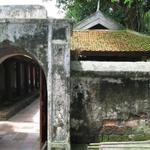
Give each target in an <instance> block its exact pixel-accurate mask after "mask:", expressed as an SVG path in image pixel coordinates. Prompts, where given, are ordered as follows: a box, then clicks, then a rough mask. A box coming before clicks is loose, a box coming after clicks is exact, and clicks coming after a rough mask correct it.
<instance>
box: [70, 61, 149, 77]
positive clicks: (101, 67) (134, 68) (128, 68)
mask: <svg viewBox="0 0 150 150" xmlns="http://www.w3.org/2000/svg"><path fill="white" fill-rule="evenodd" d="M71 70H72V74H73V75H74V76H75V75H76V73H77V75H79V74H81V75H82V76H84V75H85V76H87V75H89V76H91V75H92V76H95V77H96V76H99V75H100V76H105V77H106V76H114V75H119V76H126V75H127V76H128V77H129V76H131V77H132V76H133V77H135V75H136V76H138V77H140V76H143V75H144V76H148V77H149V75H150V62H134V63H133V62H98V61H72V62H71Z"/></svg>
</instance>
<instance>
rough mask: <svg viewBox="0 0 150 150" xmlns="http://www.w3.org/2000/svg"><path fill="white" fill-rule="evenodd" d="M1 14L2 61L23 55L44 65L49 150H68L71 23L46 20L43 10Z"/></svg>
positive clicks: (8, 8) (29, 8) (9, 8)
mask: <svg viewBox="0 0 150 150" xmlns="http://www.w3.org/2000/svg"><path fill="white" fill-rule="evenodd" d="M0 10H1V12H2V13H1V15H0V53H1V60H5V59H7V58H9V57H11V56H17V55H23V56H26V57H31V58H32V59H35V60H36V61H37V62H38V63H39V64H40V65H41V67H42V69H43V70H44V73H45V75H46V79H47V88H48V91H47V93H48V97H47V100H48V149H49V150H51V149H63V150H64V149H65V150H66V149H67V150H69V149H70V144H69V138H70V134H69V133H70V130H69V129H70V123H69V120H70V116H69V108H70V90H69V89H70V87H69V79H70V46H69V43H70V30H71V29H70V23H69V22H68V21H66V20H55V19H49V18H47V16H46V11H45V10H44V9H43V8H42V7H41V6H21V7H20V6H5V7H0ZM5 15H6V16H5ZM1 60H0V62H2V61H1ZM58 91H59V92H58ZM57 143H59V144H57ZM58 147H59V148H58ZM60 147H61V148H60Z"/></svg>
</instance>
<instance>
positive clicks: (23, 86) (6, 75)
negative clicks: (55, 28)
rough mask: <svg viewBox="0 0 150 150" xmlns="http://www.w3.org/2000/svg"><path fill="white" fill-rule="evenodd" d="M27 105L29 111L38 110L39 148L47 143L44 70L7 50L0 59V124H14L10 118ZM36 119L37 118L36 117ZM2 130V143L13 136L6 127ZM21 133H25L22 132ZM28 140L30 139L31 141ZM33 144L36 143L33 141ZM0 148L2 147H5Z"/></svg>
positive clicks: (18, 54)
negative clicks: (4, 130)
mask: <svg viewBox="0 0 150 150" xmlns="http://www.w3.org/2000/svg"><path fill="white" fill-rule="evenodd" d="M9 52H10V53H9ZM35 99H38V100H39V99H40V100H39V101H38V102H37V103H36V102H34V100H35ZM36 101H37V100H36ZM30 104H31V106H30V107H35V108H39V110H40V113H39V114H40V117H39V118H37V119H39V122H38V123H39V124H38V126H40V128H38V129H39V133H40V134H39V138H38V139H40V142H38V144H39V147H43V146H44V145H45V143H46V141H47V85H46V78H45V73H44V70H43V68H42V67H41V66H40V64H39V62H38V61H37V60H36V59H35V58H34V57H32V56H31V55H30V54H28V53H27V52H25V53H23V51H22V52H21V53H16V54H15V53H13V50H11V49H10V51H8V50H7V54H3V55H1V57H0V114H1V115H0V120H1V121H3V122H4V121H5V124H7V123H8V122H13V121H14V120H13V119H11V117H13V116H14V115H15V114H17V113H18V112H19V111H20V110H21V109H24V108H25V107H26V106H28V105H30ZM35 105H36V106H35ZM38 105H39V106H38ZM29 109H30V110H29V112H30V113H33V115H35V112H34V111H35V110H33V109H34V108H29ZM27 111H28V109H27ZM7 112H8V113H7ZM29 112H27V114H24V115H22V116H23V117H25V118H21V120H25V119H26V117H29V116H30V114H29ZM23 113H25V112H24V111H23V112H22V114H23ZM34 117H35V116H34ZM36 117H38V115H37V114H36ZM33 119H34V118H33ZM1 121H0V122H1ZM17 121H18V120H17ZM30 121H31V120H30ZM30 121H29V122H30ZM26 123H27V122H26ZM1 125H2V124H0V133H2V132H3V131H2V130H3V127H2V126H1ZM13 125H14V124H13ZM16 125H17V124H16ZM6 128H7V129H6ZM10 128H12V130H11V132H9V133H8V132H7V130H9V131H10ZM24 128H25V127H24ZM30 128H31V127H30ZM33 128H34V126H33ZM5 129H6V132H3V134H0V137H1V138H2V139H3V137H4V138H5V137H6V134H8V135H9V134H10V136H12V133H13V135H16V136H17V133H15V131H14V130H13V127H11V126H9V125H8V127H7V126H5ZM25 130H26V129H25ZM23 132H24V133H25V132H26V131H23ZM18 136H19V135H18ZM8 137H9V136H7V138H8ZM14 137H15V136H14ZM15 138H16V137H15ZM20 138H22V137H20ZM31 139H34V137H32V138H31ZM7 140H8V139H7ZM10 140H11V138H10ZM35 140H37V139H36V138H35ZM3 142H4V140H0V145H3ZM16 142H17V140H16ZM35 142H37V141H35ZM14 144H15V143H14ZM18 145H19V144H18ZM3 146H5V144H4V145H3ZM12 146H13V145H11V144H10V149H13V147H12ZM30 147H31V145H30ZM4 148H5V147H4ZM8 148H9V144H8V145H7V149H8ZM15 148H16V146H15ZM18 148H19V147H18ZM36 148H37V146H36Z"/></svg>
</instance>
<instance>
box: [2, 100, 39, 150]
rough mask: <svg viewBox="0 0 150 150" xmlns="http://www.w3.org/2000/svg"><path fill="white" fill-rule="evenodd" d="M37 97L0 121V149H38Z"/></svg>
mask: <svg viewBox="0 0 150 150" xmlns="http://www.w3.org/2000/svg"><path fill="white" fill-rule="evenodd" d="M39 147H40V143H39V99H37V100H36V101H34V102H33V103H32V104H31V105H29V106H28V107H26V108H24V109H23V110H22V111H20V112H19V113H18V114H17V115H15V116H13V117H12V118H10V119H9V120H8V121H3V122H2V121H0V150H39V149H40V148H39Z"/></svg>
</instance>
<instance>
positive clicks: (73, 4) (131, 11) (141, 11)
mask: <svg viewBox="0 0 150 150" xmlns="http://www.w3.org/2000/svg"><path fill="white" fill-rule="evenodd" d="M97 1H98V0H57V3H58V6H59V7H62V8H63V9H64V10H66V17H67V18H71V19H73V20H74V21H75V22H78V21H80V20H82V19H84V18H85V17H87V16H89V15H90V14H92V13H94V12H95V11H96V8H97ZM100 3H101V4H100V6H101V7H100V10H101V11H102V12H104V13H105V14H107V15H109V16H110V17H112V18H113V19H115V20H116V21H118V22H120V23H121V24H123V25H124V26H125V27H127V28H129V29H133V30H136V31H140V32H144V31H145V30H146V28H145V25H144V20H145V14H146V13H147V12H148V11H149V10H150V0H107V1H106V0H101V2H100Z"/></svg>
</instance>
